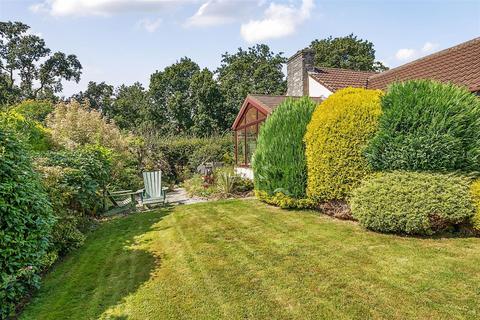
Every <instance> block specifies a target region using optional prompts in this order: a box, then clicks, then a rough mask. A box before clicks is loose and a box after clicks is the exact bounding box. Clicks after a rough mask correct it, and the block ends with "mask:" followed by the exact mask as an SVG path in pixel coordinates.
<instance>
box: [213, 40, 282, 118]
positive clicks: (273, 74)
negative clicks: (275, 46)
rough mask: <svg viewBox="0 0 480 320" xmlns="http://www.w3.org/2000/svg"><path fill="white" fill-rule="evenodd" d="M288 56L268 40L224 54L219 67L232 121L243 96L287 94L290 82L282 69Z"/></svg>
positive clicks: (218, 71)
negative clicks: (288, 82) (269, 45)
mask: <svg viewBox="0 0 480 320" xmlns="http://www.w3.org/2000/svg"><path fill="white" fill-rule="evenodd" d="M286 62H287V59H286V58H285V57H284V56H283V52H280V53H274V52H273V51H271V50H270V48H269V47H268V46H267V45H265V44H257V45H255V46H253V47H250V48H248V49H247V50H243V49H242V48H239V49H238V51H237V52H236V53H234V54H230V53H228V52H226V53H224V54H223V55H222V60H221V65H220V67H219V68H218V69H217V70H216V74H217V75H218V82H219V84H220V89H221V90H222V95H223V97H224V99H225V107H226V108H227V109H228V110H229V114H230V116H229V118H228V119H227V120H228V122H229V123H232V122H233V120H234V119H235V116H236V114H237V112H238V110H239V109H240V107H241V105H242V102H243V100H244V99H245V97H246V96H247V94H249V93H258V94H284V93H285V91H286V90H287V82H286V80H285V75H284V74H283V72H282V68H283V64H284V63H286Z"/></svg>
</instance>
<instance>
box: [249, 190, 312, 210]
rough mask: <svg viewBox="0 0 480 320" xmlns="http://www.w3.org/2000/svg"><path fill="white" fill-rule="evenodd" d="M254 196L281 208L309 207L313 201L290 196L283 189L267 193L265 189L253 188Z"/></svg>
mask: <svg viewBox="0 0 480 320" xmlns="http://www.w3.org/2000/svg"><path fill="white" fill-rule="evenodd" d="M255 196H256V197H257V198H258V199H259V200H260V201H263V202H265V203H268V204H271V205H274V206H277V207H280V208H282V209H310V208H314V206H315V203H314V202H313V201H312V200H311V199H297V198H292V197H291V196H290V195H288V194H286V193H285V192H284V191H280V190H278V191H275V192H274V193H273V194H269V193H267V192H265V191H260V190H255Z"/></svg>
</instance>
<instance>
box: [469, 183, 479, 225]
mask: <svg viewBox="0 0 480 320" xmlns="http://www.w3.org/2000/svg"><path fill="white" fill-rule="evenodd" d="M470 192H471V195H472V200H473V203H474V205H475V215H474V216H473V220H472V222H473V228H474V229H475V230H476V231H478V232H480V179H479V180H476V181H474V182H473V183H472V186H471V188H470Z"/></svg>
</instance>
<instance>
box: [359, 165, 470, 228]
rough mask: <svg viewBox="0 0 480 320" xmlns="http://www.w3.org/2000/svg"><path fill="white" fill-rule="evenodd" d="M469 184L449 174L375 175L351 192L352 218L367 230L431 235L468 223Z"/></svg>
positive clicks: (468, 181) (461, 178) (464, 178)
mask: <svg viewBox="0 0 480 320" xmlns="http://www.w3.org/2000/svg"><path fill="white" fill-rule="evenodd" d="M470 183H471V179H470V178H466V177H461V176H456V175H452V174H441V173H426V172H406V171H394V172H385V173H378V174H375V175H373V176H371V177H370V178H369V179H366V180H365V181H364V182H363V183H362V184H361V185H360V187H359V188H357V189H356V190H355V191H354V192H353V194H352V197H351V199H350V204H351V210H352V215H353V217H354V218H356V219H358V221H359V222H360V224H361V225H363V226H364V227H366V228H368V229H371V230H375V231H381V232H393V233H407V234H419V235H431V234H433V233H436V232H440V231H445V230H448V229H449V228H451V227H453V226H458V225H462V224H470V221H471V219H472V217H473V215H474V206H473V203H472V201H471V196H470V192H469V191H470Z"/></svg>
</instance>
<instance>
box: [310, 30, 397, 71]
mask: <svg viewBox="0 0 480 320" xmlns="http://www.w3.org/2000/svg"><path fill="white" fill-rule="evenodd" d="M310 48H312V49H313V50H314V51H315V65H316V66H318V67H331V68H345V69H352V70H361V71H377V72H381V71H385V70H387V69H388V68H387V67H386V66H384V65H383V64H382V63H381V62H380V61H375V49H374V48H373V43H372V42H370V41H368V40H363V39H359V38H357V36H354V35H353V34H350V35H348V36H346V37H338V38H333V37H331V36H330V37H328V38H326V39H322V40H314V41H312V43H311V44H310Z"/></svg>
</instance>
